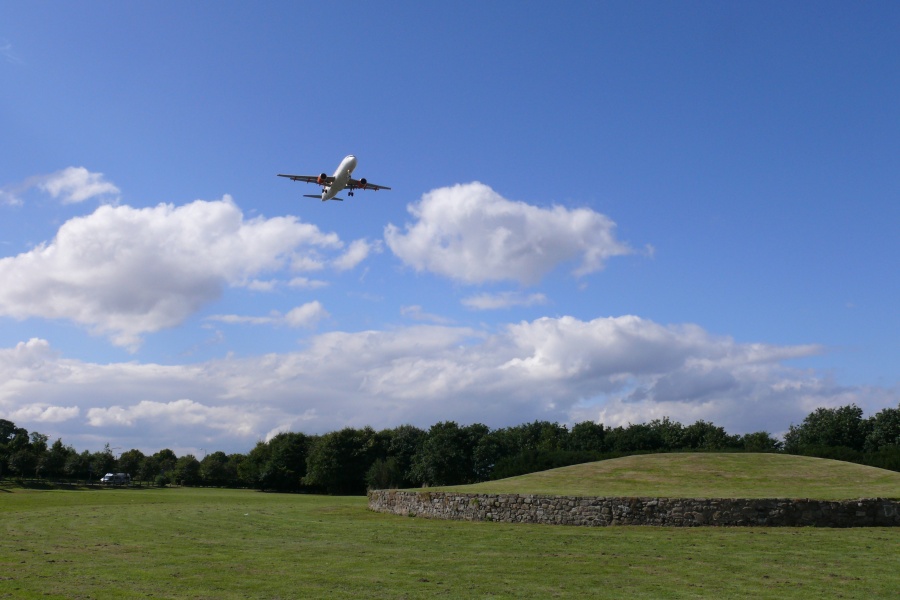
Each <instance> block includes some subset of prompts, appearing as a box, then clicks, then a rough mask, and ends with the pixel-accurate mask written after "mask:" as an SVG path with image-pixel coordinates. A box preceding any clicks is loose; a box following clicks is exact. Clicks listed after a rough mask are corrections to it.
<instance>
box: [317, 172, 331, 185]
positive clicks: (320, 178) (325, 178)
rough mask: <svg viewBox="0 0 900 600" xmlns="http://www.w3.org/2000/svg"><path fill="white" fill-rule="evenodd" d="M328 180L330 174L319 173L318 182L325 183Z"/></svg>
mask: <svg viewBox="0 0 900 600" xmlns="http://www.w3.org/2000/svg"><path fill="white" fill-rule="evenodd" d="M327 180H328V175H326V174H325V173H322V174H321V175H319V178H318V179H316V183H318V184H319V185H325V182H326V181H327Z"/></svg>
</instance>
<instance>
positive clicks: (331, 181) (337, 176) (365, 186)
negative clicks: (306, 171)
mask: <svg viewBox="0 0 900 600" xmlns="http://www.w3.org/2000/svg"><path fill="white" fill-rule="evenodd" d="M355 168H356V157H355V156H353V155H352V154H348V155H347V156H345V157H344V160H342V161H341V164H340V166H338V168H337V171H335V172H334V175H332V176H331V177H329V176H328V175H326V174H325V173H322V174H321V175H282V174H281V173H279V174H278V176H279V177H287V178H288V179H291V180H293V181H305V182H306V183H315V184H317V185H321V186H322V193H321V194H320V195H316V194H303V197H304V198H321V199H322V202H325V201H326V200H343V198H337V197H336V196H337V193H338V192H340V191H341V190H342V189H344V188H347V189H348V190H350V191H349V193H348V194H347V195H348V196H352V195H353V190H375V191H378V190H389V189H391V188H389V187H385V186H383V185H375V184H374V183H369V182H368V181H366V179H365V177H364V178H362V179H353V178H352V177H350V174H351V173H353V169H355Z"/></svg>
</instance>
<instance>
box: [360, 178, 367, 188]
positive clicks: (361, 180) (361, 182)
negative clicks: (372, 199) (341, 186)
mask: <svg viewBox="0 0 900 600" xmlns="http://www.w3.org/2000/svg"><path fill="white" fill-rule="evenodd" d="M366 183H368V182H367V181H366V178H365V177H363V178H362V179H360V180H359V188H360V189H362V190H364V189H366Z"/></svg>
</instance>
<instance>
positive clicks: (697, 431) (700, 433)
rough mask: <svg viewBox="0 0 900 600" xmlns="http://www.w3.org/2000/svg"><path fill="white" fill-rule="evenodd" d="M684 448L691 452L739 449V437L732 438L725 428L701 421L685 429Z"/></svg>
mask: <svg viewBox="0 0 900 600" xmlns="http://www.w3.org/2000/svg"><path fill="white" fill-rule="evenodd" d="M682 440H683V441H682V447H683V448H685V449H689V450H725V449H727V448H737V447H738V446H739V444H740V442H739V438H738V437H737V436H730V435H728V432H726V431H725V428H724V427H716V426H715V425H713V424H712V423H708V422H706V421H703V420H700V421H697V422H696V423H694V424H693V425H688V426H687V427H685V428H684V433H683V436H682Z"/></svg>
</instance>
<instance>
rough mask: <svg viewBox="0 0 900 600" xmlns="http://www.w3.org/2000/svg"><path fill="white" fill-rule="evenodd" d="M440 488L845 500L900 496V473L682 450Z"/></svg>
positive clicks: (833, 463) (814, 460) (772, 456)
mask: <svg viewBox="0 0 900 600" xmlns="http://www.w3.org/2000/svg"><path fill="white" fill-rule="evenodd" d="M436 489H440V490H458V491H467V492H476V493H519V494H555V495H561V496H655V497H669V498H816V499H819V500H842V499H852V498H900V473H897V472H895V471H886V470H884V469H876V468H874V467H866V466H863V465H856V464H852V463H847V462H841V461H836V460H826V459H822V458H812V457H807V456H791V455H786V454H743V453H741V454H728V453H685V454H682V453H676V454H647V455H642V456H628V457H625V458H616V459H613V460H605V461H601V462H595V463H587V464H583V465H573V466H571V467H563V468H561V469H552V470H550V471H542V472H540V473H531V474H529V475H522V476H520V477H511V478H509V479H502V480H499V481H489V482H486V483H479V484H475V485H469V486H453V487H442V488H436ZM898 597H900V596H898Z"/></svg>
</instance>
